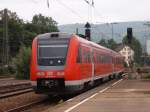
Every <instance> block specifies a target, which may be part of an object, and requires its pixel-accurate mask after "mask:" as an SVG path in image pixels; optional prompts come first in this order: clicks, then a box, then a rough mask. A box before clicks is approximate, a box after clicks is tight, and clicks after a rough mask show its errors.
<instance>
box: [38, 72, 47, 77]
mask: <svg viewBox="0 0 150 112" xmlns="http://www.w3.org/2000/svg"><path fill="white" fill-rule="evenodd" d="M36 75H37V76H44V75H45V73H44V72H37V73H36Z"/></svg>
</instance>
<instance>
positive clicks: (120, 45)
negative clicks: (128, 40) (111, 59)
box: [115, 44, 125, 52]
mask: <svg viewBox="0 0 150 112" xmlns="http://www.w3.org/2000/svg"><path fill="white" fill-rule="evenodd" d="M124 47H125V45H123V44H118V46H117V48H116V49H115V51H116V52H119V51H121V50H122V49H123V48H124Z"/></svg>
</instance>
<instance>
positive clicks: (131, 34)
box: [127, 28, 133, 44]
mask: <svg viewBox="0 0 150 112" xmlns="http://www.w3.org/2000/svg"><path fill="white" fill-rule="evenodd" d="M127 38H128V43H129V44H131V42H132V38H133V33H132V28H127Z"/></svg>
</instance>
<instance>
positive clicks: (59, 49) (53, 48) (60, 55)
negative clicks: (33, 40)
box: [38, 39, 69, 66]
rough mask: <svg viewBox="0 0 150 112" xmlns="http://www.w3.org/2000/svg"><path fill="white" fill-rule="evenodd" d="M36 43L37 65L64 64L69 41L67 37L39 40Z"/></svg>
mask: <svg viewBox="0 0 150 112" xmlns="http://www.w3.org/2000/svg"><path fill="white" fill-rule="evenodd" d="M38 43H39V44H38V65H41V66H62V65H65V62H66V56H67V50H68V43H69V41H68V39H58V40H39V42H38Z"/></svg>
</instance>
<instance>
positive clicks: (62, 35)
mask: <svg viewBox="0 0 150 112" xmlns="http://www.w3.org/2000/svg"><path fill="white" fill-rule="evenodd" d="M71 36H72V34H69V33H61V32H52V33H45V34H39V35H38V36H37V38H38V39H49V38H54V37H55V38H57V37H58V38H71Z"/></svg>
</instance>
